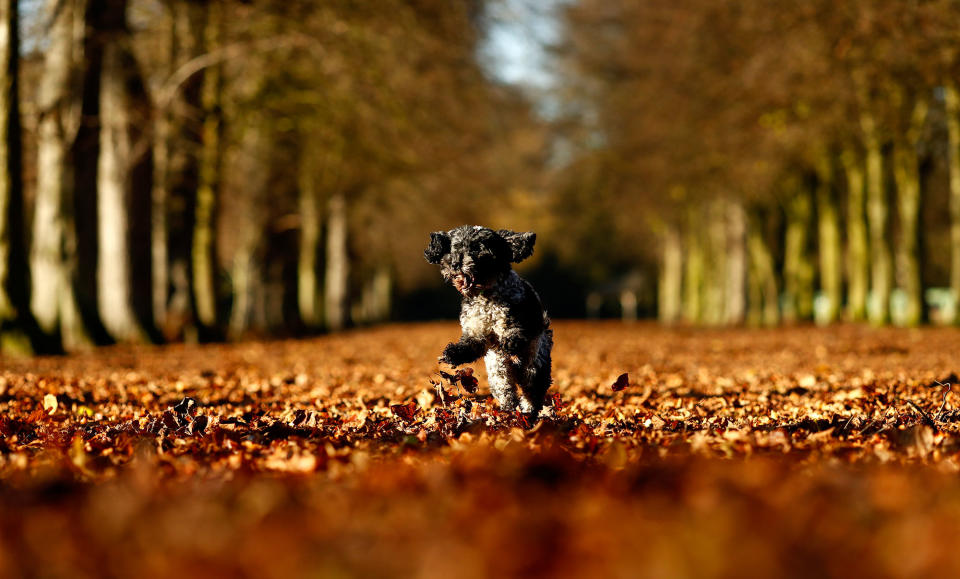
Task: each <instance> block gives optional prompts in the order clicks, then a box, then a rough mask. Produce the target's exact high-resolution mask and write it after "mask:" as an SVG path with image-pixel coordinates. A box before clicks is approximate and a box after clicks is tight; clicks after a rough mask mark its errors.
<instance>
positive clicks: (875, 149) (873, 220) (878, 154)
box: [860, 113, 893, 325]
mask: <svg viewBox="0 0 960 579" xmlns="http://www.w3.org/2000/svg"><path fill="white" fill-rule="evenodd" d="M860 125H861V128H862V130H863V140H864V148H865V149H866V166H867V172H866V177H867V179H866V183H867V224H868V228H869V234H870V254H871V255H870V302H869V304H868V307H867V317H868V318H869V319H870V323H872V324H874V325H883V324H886V323H888V322H889V321H890V290H891V285H892V279H893V260H892V258H891V255H890V244H889V243H888V241H887V227H888V223H887V221H888V215H889V207H888V205H887V195H886V186H885V184H884V179H883V150H882V148H881V147H882V143H881V141H880V136H879V135H878V129H877V126H876V121H875V120H874V118H873V116H872V115H871V114H869V113H863V115H862V116H861V119H860Z"/></svg>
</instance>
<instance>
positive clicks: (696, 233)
mask: <svg viewBox="0 0 960 579" xmlns="http://www.w3.org/2000/svg"><path fill="white" fill-rule="evenodd" d="M699 209H700V208H699V207H697V206H691V208H690V209H689V211H688V212H687V222H686V224H685V225H686V227H687V233H686V238H687V243H686V246H687V261H686V268H685V270H686V274H685V275H684V285H683V318H684V321H686V322H687V323H689V324H698V323H700V321H701V320H702V317H701V316H702V307H701V295H702V291H703V268H704V257H703V243H702V237H701V236H702V234H701V231H700V215H699Z"/></svg>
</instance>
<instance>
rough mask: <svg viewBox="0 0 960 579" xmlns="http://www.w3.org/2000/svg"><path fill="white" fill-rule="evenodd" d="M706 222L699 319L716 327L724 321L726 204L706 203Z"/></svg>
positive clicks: (727, 273)
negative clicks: (701, 306) (702, 290)
mask: <svg viewBox="0 0 960 579" xmlns="http://www.w3.org/2000/svg"><path fill="white" fill-rule="evenodd" d="M707 211H708V212H709V213H708V214H709V222H708V224H707V236H708V239H709V243H708V244H707V247H706V248H705V250H704V255H705V257H706V263H705V267H704V272H705V273H706V279H705V281H704V293H703V303H704V308H703V312H701V318H702V320H703V322H704V323H706V324H707V325H710V326H719V325H721V324H723V323H725V322H726V307H727V296H726V290H727V283H728V281H729V272H728V271H727V233H728V230H727V203H726V201H725V200H723V199H715V200H714V201H713V202H712V203H710V204H709V206H708V209H707Z"/></svg>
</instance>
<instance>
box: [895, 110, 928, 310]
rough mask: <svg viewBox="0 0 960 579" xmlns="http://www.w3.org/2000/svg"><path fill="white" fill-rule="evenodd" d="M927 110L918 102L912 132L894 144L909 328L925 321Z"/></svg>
mask: <svg viewBox="0 0 960 579" xmlns="http://www.w3.org/2000/svg"><path fill="white" fill-rule="evenodd" d="M927 108H928V107H927V102H926V100H923V99H921V100H918V101H917V102H916V103H915V105H914V107H913V110H912V113H911V119H910V126H909V129H908V130H907V133H906V135H904V138H903V139H902V140H897V141H896V142H895V143H894V150H893V175H894V179H895V181H896V184H897V212H898V215H899V218H900V237H899V239H898V240H897V241H898V243H897V266H898V268H897V269H898V270H899V272H898V274H899V275H898V276H897V277H898V278H899V280H900V286H901V287H902V288H903V291H904V293H905V294H906V307H905V311H904V312H903V319H902V320H899V321H901V322H902V323H903V324H904V325H906V326H917V325H919V324H920V323H921V322H922V321H923V320H924V307H923V282H922V279H921V268H920V235H919V216H920V196H921V192H920V162H919V159H918V158H917V147H918V146H919V142H920V139H921V138H922V131H923V126H924V124H925V122H926V119H927Z"/></svg>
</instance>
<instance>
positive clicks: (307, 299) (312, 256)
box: [297, 159, 321, 329]
mask: <svg viewBox="0 0 960 579" xmlns="http://www.w3.org/2000/svg"><path fill="white" fill-rule="evenodd" d="M309 161H310V160H309V159H301V161H300V191H299V197H300V198H299V201H300V253H299V255H298V259H297V305H298V308H299V310H300V321H301V322H302V323H303V325H304V326H306V327H307V328H308V329H316V328H317V327H318V326H320V324H321V319H320V295H319V288H320V285H319V280H318V278H317V258H318V257H319V254H320V199H319V198H318V194H317V187H316V180H315V178H314V174H313V167H312V164H311V163H310V162H309Z"/></svg>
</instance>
